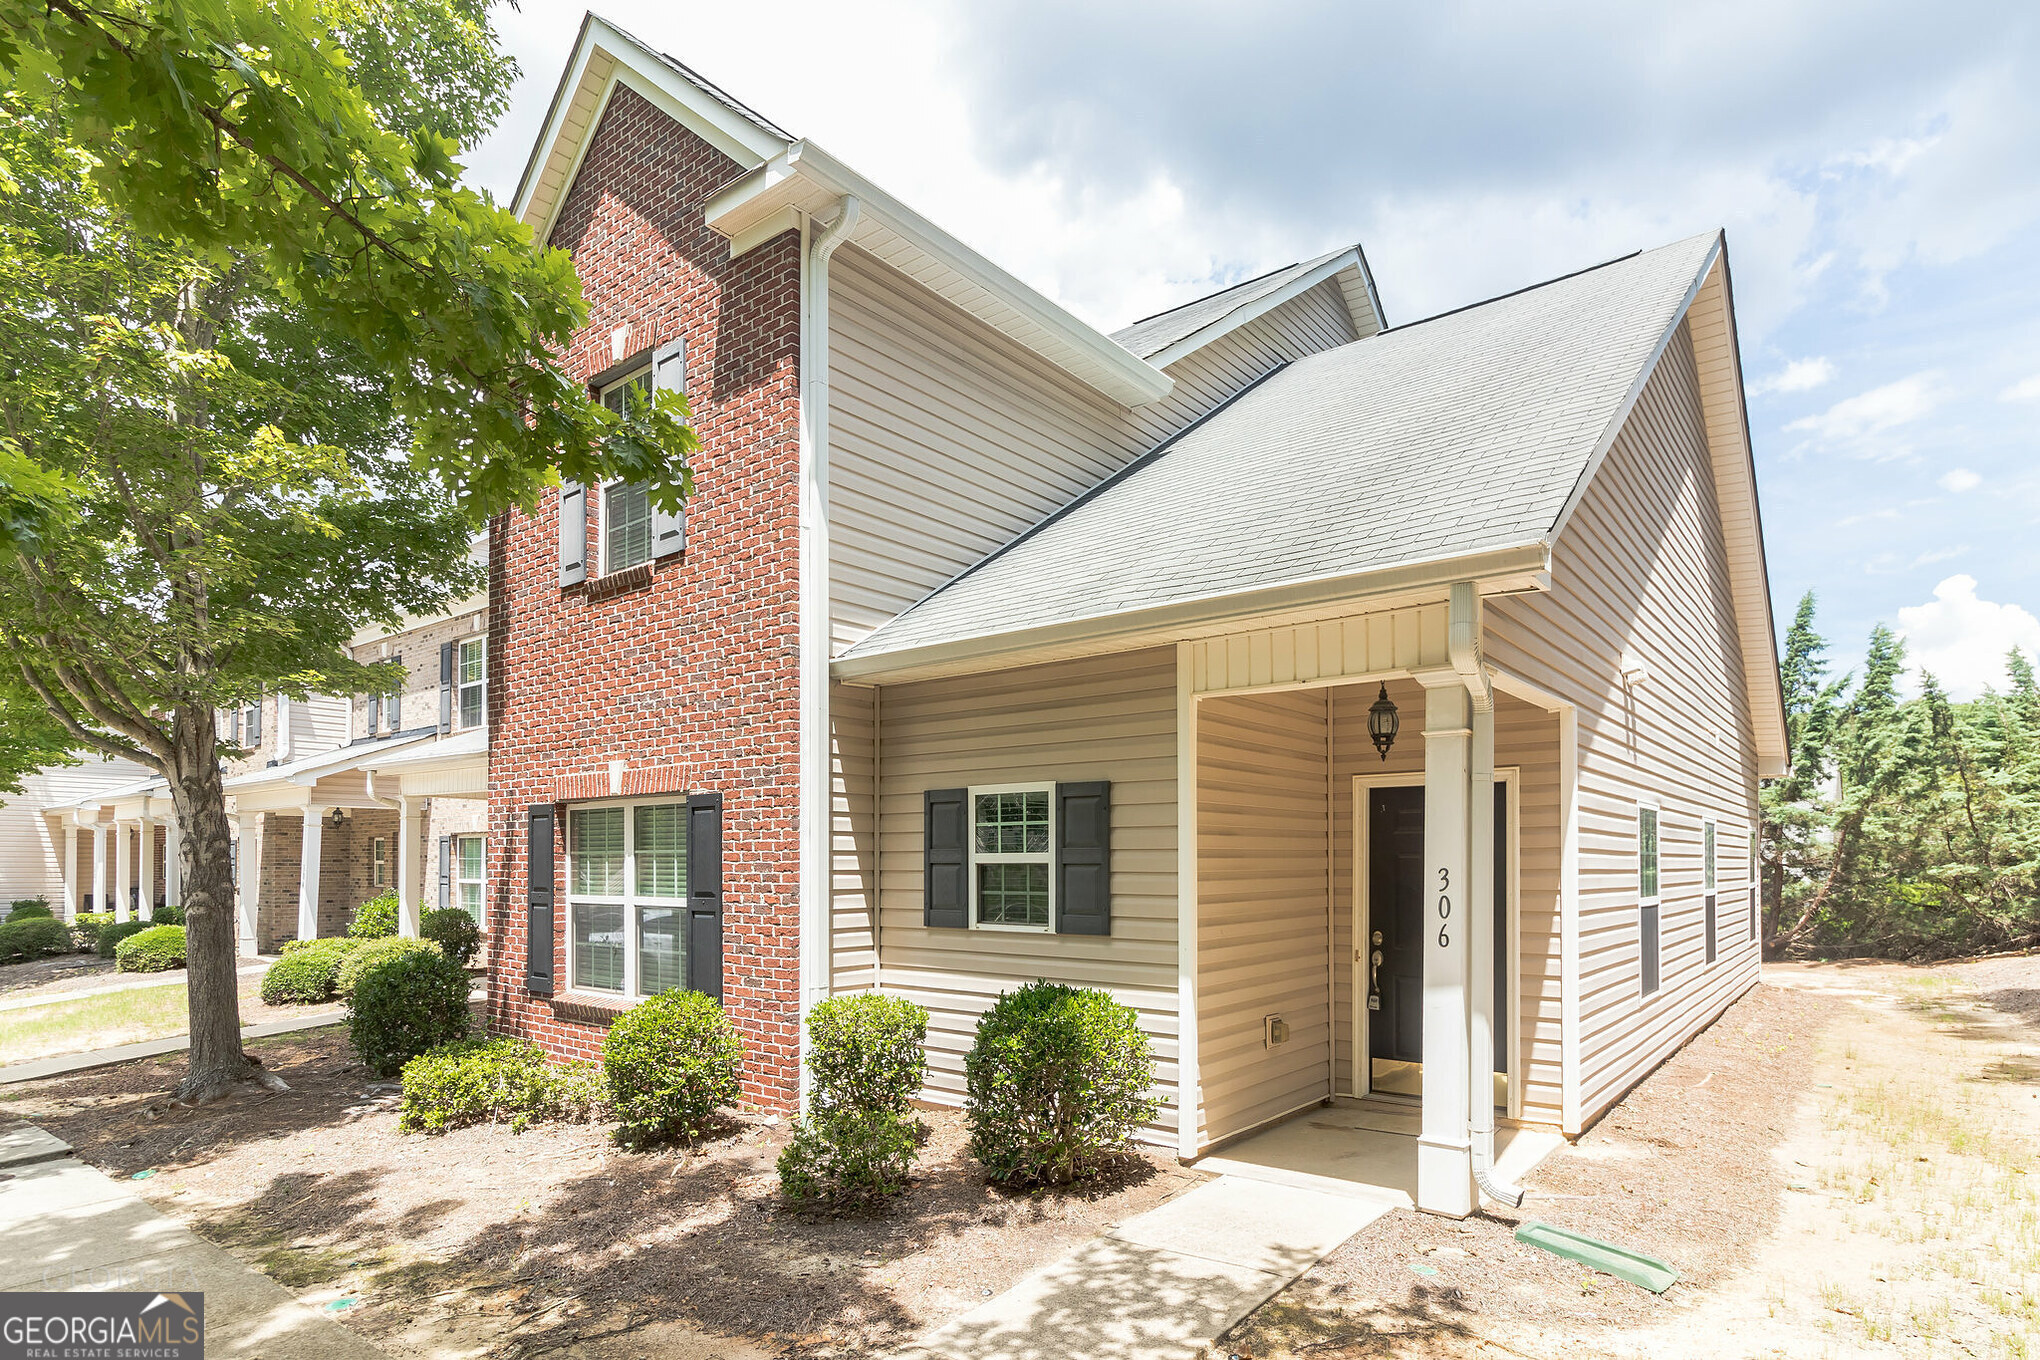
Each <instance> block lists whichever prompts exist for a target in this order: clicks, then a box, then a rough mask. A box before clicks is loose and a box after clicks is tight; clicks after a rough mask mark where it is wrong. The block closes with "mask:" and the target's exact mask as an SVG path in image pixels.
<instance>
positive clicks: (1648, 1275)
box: [1516, 1223, 1679, 1294]
mask: <svg viewBox="0 0 2040 1360" xmlns="http://www.w3.org/2000/svg"><path fill="white" fill-rule="evenodd" d="M1516 1240H1517V1241H1518V1242H1528V1243H1529V1244H1530V1245H1531V1246H1533V1247H1541V1248H1543V1249H1544V1250H1545V1251H1548V1252H1550V1253H1551V1254H1552V1255H1554V1256H1563V1257H1565V1258H1566V1259H1567V1260H1568V1261H1578V1262H1579V1263H1580V1264H1581V1265H1584V1266H1592V1267H1593V1268H1594V1269H1595V1270H1600V1271H1605V1272H1606V1273H1608V1274H1610V1275H1613V1276H1614V1277H1615V1278H1616V1279H1618V1280H1627V1281H1629V1282H1630V1283H1631V1284H1636V1285H1642V1286H1643V1287H1644V1288H1645V1289H1648V1290H1649V1291H1650V1292H1651V1293H1653V1294H1662V1293H1664V1292H1665V1291H1666V1290H1667V1289H1670V1288H1671V1287H1672V1286H1673V1285H1674V1284H1676V1283H1678V1279H1679V1272H1678V1271H1676V1270H1673V1269H1672V1268H1671V1267H1670V1266H1669V1265H1667V1264H1666V1263H1665V1262H1663V1261H1660V1260H1658V1258H1657V1257H1655V1256H1645V1255H1644V1254H1643V1253H1642V1252H1640V1251H1631V1250H1630V1249H1629V1248H1627V1247H1618V1246H1616V1245H1615V1244H1614V1243H1613V1242H1603V1241H1601V1240H1600V1239H1599V1238H1598V1237H1588V1236H1587V1235H1586V1234H1585V1233H1576V1232H1574V1231H1572V1230H1571V1229H1570V1228H1561V1227H1558V1226H1556V1225H1555V1224H1551V1223H1525V1224H1524V1225H1523V1226H1522V1227H1520V1228H1518V1229H1516Z"/></svg>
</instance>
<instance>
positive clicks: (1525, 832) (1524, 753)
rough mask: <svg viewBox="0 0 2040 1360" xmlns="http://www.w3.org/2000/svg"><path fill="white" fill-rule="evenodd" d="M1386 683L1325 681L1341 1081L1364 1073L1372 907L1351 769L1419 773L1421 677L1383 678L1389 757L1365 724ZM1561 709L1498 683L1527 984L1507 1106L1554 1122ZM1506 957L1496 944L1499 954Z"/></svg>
mask: <svg viewBox="0 0 2040 1360" xmlns="http://www.w3.org/2000/svg"><path fill="white" fill-rule="evenodd" d="M1379 692H1380V691H1379V690H1378V689H1376V688H1375V687H1374V686H1372V685H1341V686H1339V687H1337V688H1336V689H1333V690H1331V691H1330V693H1331V694H1332V695H1333V708H1332V774H1333V778H1332V798H1333V814H1332V819H1331V825H1332V836H1333V850H1332V863H1333V884H1332V894H1333V902H1334V904H1335V910H1334V912H1333V917H1332V920H1333V935H1332V957H1333V959H1334V960H1335V961H1336V966H1335V967H1334V969H1333V972H1332V980H1333V986H1334V1008H1333V1010H1334V1019H1333V1030H1332V1036H1333V1043H1334V1045H1335V1052H1336V1055H1337V1060H1336V1062H1335V1064H1334V1071H1335V1074H1336V1079H1337V1082H1338V1089H1339V1091H1341V1092H1342V1093H1348V1094H1351V1093H1355V1092H1357V1091H1359V1090H1360V1079H1361V1077H1362V1076H1363V1075H1364V1073H1362V1072H1359V1071H1356V1070H1355V1068H1354V1063H1353V1058H1354V1054H1353V1032H1354V1025H1353V1005H1354V997H1353V991H1354V981H1355V979H1354V968H1353V964H1352V960H1353V956H1354V955H1353V949H1354V943H1353V936H1354V927H1355V923H1356V919H1358V918H1360V917H1361V916H1362V915H1363V914H1364V913H1365V911H1366V901H1365V896H1364V894H1362V893H1358V892H1357V891H1356V887H1357V885H1356V884H1355V883H1354V881H1353V874H1354V869H1355V866H1356V865H1357V864H1358V863H1359V857H1358V853H1357V852H1358V847H1357V846H1356V845H1355V844H1354V841H1353V833H1354V822H1353V779H1354V776H1356V775H1396V776H1401V777H1404V778H1407V779H1408V780H1410V782H1412V783H1420V782H1422V778H1423V773H1424V738H1423V731H1424V689H1423V686H1421V685H1419V684H1417V683H1416V682H1415V681H1413V680H1398V681H1393V682H1391V683H1390V684H1389V686H1388V695H1389V698H1390V699H1391V700H1392V701H1394V703H1395V706H1396V708H1397V710H1398V711H1399V714H1400V718H1401V729H1400V733H1399V735H1398V736H1397V738H1396V742H1395V745H1394V746H1392V747H1390V748H1389V753H1388V759H1387V760H1383V759H1382V758H1381V756H1380V755H1379V754H1378V753H1377V752H1376V751H1375V749H1374V743H1373V741H1372V740H1371V739H1370V738H1369V737H1368V735H1367V710H1368V709H1369V708H1370V707H1371V706H1372V705H1373V703H1374V700H1375V697H1376V695H1377V694H1378V693H1379ZM1558 740H1559V730H1558V719H1557V717H1556V716H1555V715H1553V714H1550V713H1547V712H1545V711H1544V710H1542V709H1539V708H1535V707H1533V706H1531V705H1529V704H1526V703H1523V702H1522V701H1520V700H1518V699H1514V698H1512V697H1510V696H1509V695H1506V694H1504V695H1500V696H1498V697H1497V699H1496V701H1495V768H1496V770H1498V771H1504V770H1508V771H1514V772H1515V774H1516V787H1515V798H1516V806H1515V808H1514V816H1513V817H1512V819H1511V821H1512V823H1513V826H1514V828H1515V833H1516V837H1517V843H1516V845H1515V847H1514V852H1513V855H1514V862H1515V874H1516V897H1515V904H1514V913H1515V916H1514V922H1515V959H1514V963H1515V967H1516V969H1517V973H1518V984H1517V986H1518V992H1519V996H1520V1000H1519V1004H1518V1005H1517V1007H1516V1009H1515V1011H1514V1012H1513V1015H1514V1022H1513V1024H1512V1025H1511V1028H1510V1034H1511V1039H1510V1043H1511V1047H1512V1050H1513V1053H1514V1064H1513V1067H1514V1070H1513V1071H1512V1073H1511V1079H1512V1080H1513V1081H1515V1082H1517V1083H1519V1084H1520V1087H1521V1092H1520V1102H1518V1101H1517V1100H1516V1099H1515V1098H1514V1094H1515V1093H1512V1101H1511V1104H1512V1106H1516V1107H1518V1108H1520V1110H1521V1117H1522V1118H1524V1119H1526V1120H1529V1121H1531V1122H1534V1123H1545V1124H1556V1123H1558V1122H1559V1120H1560V1117H1561V1100H1560V1090H1561V1083H1562V1080H1563V1071H1562V1066H1561V1052H1560V1033H1559V1019H1560V1017H1559V984H1560V974H1559V968H1560V958H1561V956H1560V943H1559V920H1560V918H1559V840H1560V834H1561V816H1560V806H1559V787H1558V785H1559V776H1558V762H1559V752H1558ZM1507 963H1508V960H1507V959H1506V958H1505V957H1503V956H1501V955H1499V954H1498V955H1497V958H1496V966H1497V967H1505V966H1507Z"/></svg>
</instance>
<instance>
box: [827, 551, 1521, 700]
mask: <svg viewBox="0 0 2040 1360" xmlns="http://www.w3.org/2000/svg"><path fill="white" fill-rule="evenodd" d="M1550 573H1551V552H1550V549H1548V548H1547V547H1546V546H1545V545H1544V544H1542V543H1531V544H1525V545H1522V546H1518V547H1511V548H1495V549H1490V550H1487V551H1484V552H1479V553H1472V554H1468V555H1465V556H1455V557H1444V558H1437V559H1434V560H1429V561H1422V562H1403V563H1398V564H1396V565H1395V566H1392V567H1383V568H1379V569H1376V570H1371V571H1362V572H1351V573H1344V574H1341V575H1336V576H1322V577H1313V578H1309V579H1305V580H1299V581H1288V582H1283V583H1281V584H1279V585H1272V586H1264V587H1260V588H1257V589H1254V590H1248V591H1237V592H1230V593H1222V594H1215V595H1206V596H1199V597H1196V598H1193V599H1187V600H1175V601H1171V602H1170V603H1168V604H1165V605H1156V606H1152V607H1149V608H1146V609H1132V610H1125V611H1122V612H1120V613H1116V614H1105V615H1099V616H1094V617H1090V618H1083V619H1071V620H1067V621H1065V622H1060V623H1052V624H1044V625H1041V626H1040V627H1035V628H1023V629H1018V630H1015V631H1013V632H1009V633H992V634H981V635H978V636H975V637H969V638H958V639H954V640H950V641H945V642H933V643H925V644H922V645H920V646H907V647H900V648H896V649H893V650H890V651H882V652H872V653H866V654H862V655H860V654H859V653H858V652H856V651H854V650H853V651H852V652H850V653H849V654H848V655H845V656H842V657H839V658H837V660H836V661H835V663H834V664H833V666H832V667H831V672H832V674H833V676H834V678H835V679H838V680H843V681H848V682H851V683H854V684H860V685H877V684H899V683H902V682H904V681H910V680H927V679H934V678H936V677H938V676H946V675H962V674H968V673H970V672H974V671H992V670H1003V669H1007V668H1009V667H1013V666H1021V665H1032V664H1034V663H1036V662H1039V661H1060V660H1067V659H1070V658H1073V657H1079V656H1097V655H1102V654H1104V653H1108V652H1121V651H1131V650H1133V649H1135V648H1138V647H1153V646H1160V645H1163V644H1165V643H1172V642H1183V641H1189V640H1194V639H1196V638H1200V637H1209V636H1211V635H1213V634H1215V633H1227V632H1235V631H1238V630H1239V629H1241V628H1245V627H1272V626H1276V625H1279V624H1286V623H1295V622H1302V621H1304V620H1306V619H1313V618H1333V617H1337V616H1339V615H1342V614H1348V613H1352V612H1354V608H1355V606H1364V607H1366V608H1368V609H1381V608H1389V607H1391V606H1392V605H1393V606H1396V607H1399V606H1401V605H1404V604H1414V603H1424V602H1429V601H1432V600H1442V599H1444V598H1446V592H1447V591H1448V590H1449V589H1450V587H1451V585H1452V583H1453V582H1455V581H1472V582H1474V587H1475V591H1476V593H1477V594H1480V595H1483V596H1486V595H1515V594H1524V593H1527V592H1531V591H1545V590H1549V589H1550V588H1551V575H1550Z"/></svg>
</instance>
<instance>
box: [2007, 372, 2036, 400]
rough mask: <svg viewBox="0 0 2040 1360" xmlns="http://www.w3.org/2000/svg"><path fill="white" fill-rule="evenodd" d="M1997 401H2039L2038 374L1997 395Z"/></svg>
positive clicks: (2021, 380)
mask: <svg viewBox="0 0 2040 1360" xmlns="http://www.w3.org/2000/svg"><path fill="white" fill-rule="evenodd" d="M1998 400H1999V401H2040V373H2035V374H2034V375H2033V376H2032V377H2030V378H2022V379H2020V380H2019V381H2018V382H2015V383H2013V384H2012V385H2011V386H2010V387H2007V388H2006V389H2005V390H2004V391H2002V392H2000V393H1998Z"/></svg>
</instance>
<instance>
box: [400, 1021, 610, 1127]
mask: <svg viewBox="0 0 2040 1360" xmlns="http://www.w3.org/2000/svg"><path fill="white" fill-rule="evenodd" d="M601 1090H602V1077H601V1073H600V1071H599V1070H598V1069H596V1068H595V1067H594V1066H593V1065H592V1064H589V1063H575V1064H573V1065H571V1066H564V1065H563V1066H555V1065H554V1064H552V1063H549V1062H547V1061H546V1058H545V1053H544V1052H543V1051H542V1050H541V1049H540V1048H539V1046H538V1045H537V1044H534V1043H532V1042H531V1041H530V1040H529V1039H510V1038H497V1039H466V1040H463V1041H461V1042H460V1043H454V1044H446V1045H443V1046H441V1047H439V1048H435V1049H433V1050H432V1051H431V1052H430V1053H421V1054H419V1055H418V1056H417V1057H415V1058H413V1059H411V1061H409V1062H407V1063H405V1064H404V1110H403V1114H402V1115H401V1116H400V1117H399V1118H398V1120H397V1128H398V1130H399V1131H401V1132H403V1133H444V1132H446V1130H448V1129H457V1128H461V1127H463V1126H465V1125H468V1124H497V1123H502V1122H504V1121H505V1120H508V1121H509V1124H510V1127H511V1128H512V1129H513V1130H515V1131H516V1132H518V1133H522V1132H524V1130H525V1129H526V1128H528V1127H530V1126H531V1125H532V1124H533V1123H535V1122H537V1121H539V1120H544V1119H569V1120H575V1121H581V1120H585V1119H587V1118H588V1117H589V1115H590V1114H591V1113H592V1112H593V1110H594V1108H595V1107H596V1106H597V1105H599V1104H600V1103H601Z"/></svg>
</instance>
